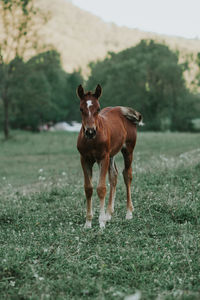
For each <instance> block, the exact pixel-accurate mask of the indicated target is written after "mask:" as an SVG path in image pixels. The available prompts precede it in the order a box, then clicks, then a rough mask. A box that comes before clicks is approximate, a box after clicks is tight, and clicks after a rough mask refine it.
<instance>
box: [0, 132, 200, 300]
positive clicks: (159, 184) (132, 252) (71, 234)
mask: <svg viewBox="0 0 200 300" xmlns="http://www.w3.org/2000/svg"><path fill="white" fill-rule="evenodd" d="M76 139H77V134H76V133H64V132H58V133H55V132H52V133H50V132H49V133H48V132H47V133H45V132H44V133H40V134H34V133H28V132H20V131H15V132H12V138H11V139H9V140H8V141H6V142H5V141H4V140H3V135H2V136H0V258H1V264H0V299H126V300H127V299H131V297H129V296H130V295H134V296H132V299H134V300H138V299H157V300H162V299H165V300H169V299H187V300H188V299H191V300H193V299H200V134H190V133H153V132H152V133H143V132H142V133H141V132H139V133H138V140H137V146H136V149H135V155H134V162H133V183H132V198H133V202H134V206H135V211H134V216H133V219H132V220H125V214H126V202H125V198H126V195H125V186H124V183H123V177H122V174H121V173H122V170H123V161H122V157H121V155H118V156H117V166H118V169H119V177H118V185H117V195H116V205H115V213H114V216H113V219H112V220H111V222H110V223H107V225H106V228H105V229H104V230H101V229H100V228H99V224H98V208H99V202H98V199H97V194H96V191H95V192H94V197H93V203H94V219H93V224H92V226H93V227H92V229H87V230H86V229H84V228H83V226H84V222H85V196H84V191H83V176H82V170H81V167H80V162H79V154H78V152H77V150H76ZM97 179H98V168H97V167H95V171H94V186H96V182H97ZM134 297H135V298H134Z"/></svg>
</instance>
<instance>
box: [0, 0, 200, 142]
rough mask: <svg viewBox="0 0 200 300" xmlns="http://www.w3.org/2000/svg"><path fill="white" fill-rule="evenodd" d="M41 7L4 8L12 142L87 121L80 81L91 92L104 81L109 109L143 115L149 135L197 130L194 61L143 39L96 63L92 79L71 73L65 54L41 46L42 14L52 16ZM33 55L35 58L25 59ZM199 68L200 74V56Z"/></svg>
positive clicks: (2, 47)
mask: <svg viewBox="0 0 200 300" xmlns="http://www.w3.org/2000/svg"><path fill="white" fill-rule="evenodd" d="M33 4H34V0H1V2H0V15H1V17H2V24H3V28H4V35H3V36H4V38H3V40H1V41H0V124H1V125H0V127H1V128H2V129H3V130H4V134H5V137H6V138H7V137H8V134H9V128H14V129H16V128H20V129H31V130H37V129H38V127H39V126H40V125H42V124H44V123H48V122H51V123H56V122H59V121H68V122H70V121H72V120H77V121H80V112H79V108H78V100H77V97H76V87H77V86H78V85H79V84H80V83H82V84H84V85H85V86H86V89H88V90H92V89H93V88H94V87H95V86H96V84H97V83H99V84H101V85H102V87H103V96H102V98H101V100H100V101H101V106H102V107H106V106H116V105H123V106H130V107H133V108H135V109H136V110H138V111H140V112H141V113H142V114H143V116H144V120H145V127H144V129H145V130H178V131H191V130H194V124H193V120H194V119H196V120H197V119H199V117H200V97H199V94H197V93H195V94H194V93H192V92H191V91H190V90H189V89H188V88H187V87H186V82H185V80H184V76H183V74H184V71H185V70H187V69H188V68H189V67H188V64H187V62H185V63H182V64H180V63H179V57H178V53H175V52H173V51H171V50H170V49H169V48H168V46H166V45H163V44H160V43H156V42H155V41H153V40H142V41H141V42H140V43H139V44H138V45H137V46H135V47H131V48H129V49H126V50H124V51H121V52H119V53H112V52H110V53H108V55H107V57H106V58H105V59H104V60H101V61H97V62H91V63H90V65H89V67H90V71H91V72H90V76H89V78H88V79H87V80H84V78H83V76H82V75H81V70H79V71H74V72H73V73H67V72H65V71H64V70H63V68H62V65H61V60H60V55H59V53H57V52H56V51H55V50H50V49H48V47H46V46H44V45H41V44H40V43H39V39H38V35H37V33H38V26H37V24H38V21H37V22H36V23H35V21H34V20H35V19H34V16H35V15H37V16H38V18H41V20H42V21H43V22H45V21H46V19H45V18H46V17H45V16H43V15H41V14H40V11H39V10H38V9H35V7H34V5H33ZM16 11H18V13H17V14H16ZM12 18H13V19H12ZM11 20H12V22H11ZM13 20H14V21H13ZM37 20H38V19H37ZM12 26H14V28H15V30H13V31H12V30H11V29H12ZM30 50H32V51H33V50H34V51H35V52H34V51H33V53H35V54H33V55H32V57H31V58H30V59H28V60H25V58H26V52H27V51H30ZM37 53H39V54H37ZM196 62H197V65H198V66H199V69H200V54H199V55H198V56H197V61H196ZM199 74H200V72H199ZM199 74H198V75H197V81H198V82H199V83H200V75H199Z"/></svg>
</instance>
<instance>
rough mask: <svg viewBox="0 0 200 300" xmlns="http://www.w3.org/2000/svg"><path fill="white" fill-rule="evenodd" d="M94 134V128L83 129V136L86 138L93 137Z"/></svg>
mask: <svg viewBox="0 0 200 300" xmlns="http://www.w3.org/2000/svg"><path fill="white" fill-rule="evenodd" d="M95 136H96V130H95V129H94V128H87V129H86V130H85V137H86V138H87V139H93V138H95Z"/></svg>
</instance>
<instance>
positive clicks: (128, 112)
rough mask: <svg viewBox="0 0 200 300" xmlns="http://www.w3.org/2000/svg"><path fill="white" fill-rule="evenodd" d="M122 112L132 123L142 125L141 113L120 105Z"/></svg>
mask: <svg viewBox="0 0 200 300" xmlns="http://www.w3.org/2000/svg"><path fill="white" fill-rule="evenodd" d="M120 108H121V112H122V114H123V115H124V116H125V117H126V118H127V119H128V120H130V121H131V122H132V123H133V124H134V125H139V126H144V123H143V119H142V115H141V113H139V112H138V111H136V110H134V109H133V108H131V107H123V106H121V107H120Z"/></svg>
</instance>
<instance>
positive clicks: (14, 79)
mask: <svg viewBox="0 0 200 300" xmlns="http://www.w3.org/2000/svg"><path fill="white" fill-rule="evenodd" d="M13 63H14V65H15V69H14V70H13V72H12V76H11V78H10V90H9V99H12V101H11V105H10V111H11V117H10V125H11V127H12V128H21V129H25V128H29V129H31V130H34V131H35V130H38V127H39V125H42V124H45V123H48V122H53V123H55V122H58V121H72V120H76V119H77V118H76V116H77V113H78V115H80V112H79V110H77V101H78V99H77V97H76V93H75V90H76V87H77V86H78V84H80V82H82V81H83V78H82V77H81V74H80V72H76V71H75V72H74V73H71V74H68V73H66V72H65V71H64V70H63V69H62V66H61V62H60V55H59V53H57V52H56V51H54V50H52V51H47V52H43V53H40V54H38V55H36V56H34V57H32V58H31V59H29V60H28V61H27V62H24V61H23V60H22V59H19V58H15V60H14V61H13Z"/></svg>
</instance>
